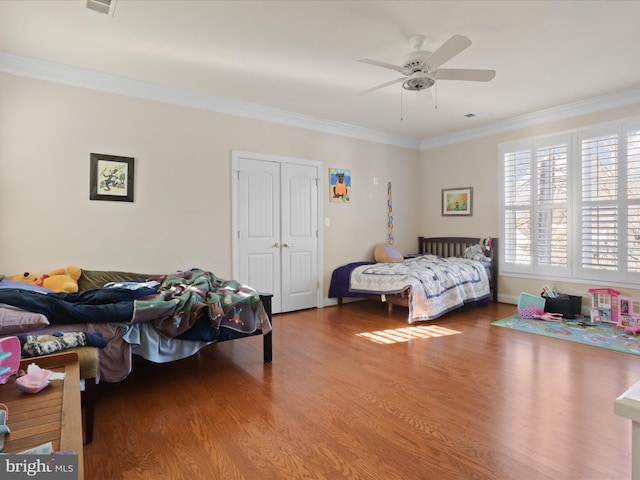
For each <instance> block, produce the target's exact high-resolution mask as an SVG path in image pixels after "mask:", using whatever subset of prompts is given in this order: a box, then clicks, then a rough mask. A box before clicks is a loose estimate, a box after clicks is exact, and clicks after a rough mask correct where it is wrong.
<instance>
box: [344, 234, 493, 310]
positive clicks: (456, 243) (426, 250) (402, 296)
mask: <svg viewBox="0 0 640 480" xmlns="http://www.w3.org/2000/svg"><path fill="white" fill-rule="evenodd" d="M481 241H482V239H480V238H475V237H418V254H420V255H426V254H431V255H438V256H439V257H445V258H446V257H462V256H463V255H464V251H465V249H466V248H468V247H471V246H473V245H477V244H479V243H480V242H481ZM484 254H485V256H487V257H489V258H491V267H489V268H490V275H489V288H490V289H491V294H490V295H491V300H492V301H493V302H497V301H498V240H497V239H495V238H493V239H492V240H491V249H490V250H487V249H485V250H484ZM367 298H369V299H370V300H375V301H381V300H382V301H383V302H385V303H386V304H387V306H388V309H389V311H391V310H393V306H394V305H400V306H403V307H406V308H409V290H408V289H407V290H405V291H404V292H400V293H396V294H392V295H389V294H387V295H369V296H368V297H367ZM340 300H341V299H340ZM339 304H341V302H339Z"/></svg>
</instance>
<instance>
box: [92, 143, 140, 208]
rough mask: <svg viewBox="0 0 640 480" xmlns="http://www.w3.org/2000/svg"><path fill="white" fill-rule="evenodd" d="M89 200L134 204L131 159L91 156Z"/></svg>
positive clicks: (99, 155) (94, 154)
mask: <svg viewBox="0 0 640 480" xmlns="http://www.w3.org/2000/svg"><path fill="white" fill-rule="evenodd" d="M90 159H91V165H90V169H89V198H90V199H91V200H109V201H113V202H133V179H134V165H133V160H134V159H133V158H131V157H117V156H114V155H103V154H101V153H92V154H91V157H90Z"/></svg>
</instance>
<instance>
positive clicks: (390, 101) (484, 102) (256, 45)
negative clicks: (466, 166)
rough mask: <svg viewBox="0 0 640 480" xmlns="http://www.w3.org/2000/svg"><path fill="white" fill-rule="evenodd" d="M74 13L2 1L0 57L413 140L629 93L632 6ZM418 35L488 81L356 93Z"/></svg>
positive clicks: (133, 8) (356, 5) (333, 4)
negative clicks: (450, 43) (445, 47)
mask: <svg viewBox="0 0 640 480" xmlns="http://www.w3.org/2000/svg"><path fill="white" fill-rule="evenodd" d="M85 4H86V1H83V0H51V1H36V0H16V1H13V0H0V52H5V53H8V54H16V55H20V56H27V57H35V58H37V59H43V60H48V61H53V62H59V63H62V64H66V65H71V66H76V67H82V68H85V69H90V70H95V71H99V72H106V73H111V74H116V75H120V76H124V77H128V78H131V79H137V80H142V81H145V82H152V83H155V84H159V85H163V86H166V87H172V88H175V89H179V90H180V91H186V92H191V93H194V94H198V95H207V96H212V97H216V98H225V99H233V100H237V101H241V102H248V103H250V104H257V105H261V106H266V107H270V108H274V109H278V110H282V111H285V112H291V113H294V114H299V115H303V116H308V117H314V118H318V119H323V120H328V121H331V122H338V123H339V124H347V125H353V126H357V127H363V128H366V129H372V130H374V131H378V132H385V133H387V134H390V135H395V136H399V137H402V138H407V139H413V140H417V141H419V140H424V139H428V138H433V137H438V136H443V135H446V134H451V133H452V132H456V131H460V130H466V129H471V128H478V127H481V126H485V125H491V124H494V123H495V122H501V121H504V120H505V119H509V118H512V117H517V116H521V115H524V114H529V113H533V112H539V111H541V110H546V109H550V108H552V107H556V106H560V105H565V104H569V103H573V102H580V101H584V100H587V99H591V98H593V97H600V96H603V95H609V94H612V93H616V92H618V93H619V92H624V91H635V90H636V89H638V87H640V28H639V27H638V21H639V19H640V1H596V0H588V1H507V0H501V1H481V0H478V1H364V0H361V1H293V0H290V1H277V2H272V1H261V0H258V1H206V0H200V1H189V0H176V1H173V0H163V1H150V0H118V2H117V4H116V8H115V13H114V15H113V16H108V15H100V14H97V13H94V12H91V11H89V10H87V9H86V8H85ZM416 34H421V35H425V36H426V38H427V47H428V48H427V49H428V50H434V49H435V48H437V47H438V46H440V45H441V44H442V43H444V42H445V41H446V40H447V39H449V38H450V37H451V36H452V35H454V34H462V35H465V36H467V37H469V38H470V39H471V41H472V42H473V44H472V45H471V46H470V47H469V48H468V49H466V50H464V51H463V52H462V53H460V54H459V55H457V56H456V57H454V58H453V59H452V60H450V61H449V62H447V63H445V64H444V65H442V67H443V68H483V69H485V68H486V69H495V70H496V71H497V74H496V77H495V79H493V80H492V81H491V82H488V83H482V82H460V81H445V80H442V81H440V82H438V83H437V89H436V90H434V88H432V89H430V90H429V91H423V92H419V93H416V92H408V91H402V89H401V87H400V84H396V85H394V86H391V87H387V88H385V89H382V90H377V91H374V92H371V93H367V94H364V95H363V94H361V93H360V92H362V91H363V90H367V89H369V88H371V87H374V86H376V85H378V84H382V83H384V82H387V81H390V80H393V79H394V78H397V77H398V76H399V75H398V73H397V72H394V71H392V70H387V69H383V68H377V67H374V66H371V65H367V64H364V63H360V62H357V60H358V59H361V58H372V59H376V60H380V61H383V62H386V63H391V64H399V63H400V59H401V57H402V56H403V55H404V54H406V53H409V52H410V51H411V49H410V47H409V38H410V37H411V36H412V35H416ZM436 93H437V95H436ZM436 98H437V109H436V108H435V106H436V105H435V99H436ZM469 113H472V114H475V115H476V116H475V117H473V118H467V117H465V115H466V114H469Z"/></svg>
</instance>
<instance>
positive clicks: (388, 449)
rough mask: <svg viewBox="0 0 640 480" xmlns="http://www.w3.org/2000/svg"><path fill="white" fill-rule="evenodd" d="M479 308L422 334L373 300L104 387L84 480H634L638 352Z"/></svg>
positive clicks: (145, 366) (140, 369)
mask: <svg viewBox="0 0 640 480" xmlns="http://www.w3.org/2000/svg"><path fill="white" fill-rule="evenodd" d="M514 313H515V306H513V305H505V304H491V305H489V306H488V307H475V308H474V307H468V308H464V309H462V310H460V311H458V312H453V313H450V314H448V315H446V316H445V317H443V318H441V319H439V320H437V321H435V322H431V323H423V324H422V325H426V326H429V327H430V328H429V329H428V330H426V331H423V332H421V333H418V332H414V333H412V334H411V335H410V336H409V337H407V336H406V335H403V334H402V333H400V334H392V335H389V334H385V335H384V336H383V337H382V338H385V339H386V340H385V341H387V342H391V341H393V343H377V342H374V341H372V340H371V339H370V338H368V337H367V336H361V335H359V334H361V333H367V332H374V331H379V330H387V329H397V328H398V329H402V328H405V327H407V326H408V325H407V324H406V314H407V311H406V310H405V309H402V308H396V309H395V310H394V312H392V313H387V311H386V307H385V306H384V305H381V304H377V303H374V302H358V303H350V304H347V305H345V306H343V307H337V306H336V307H328V308H324V309H317V310H307V311H302V312H296V313H292V314H286V315H277V316H276V317H275V319H274V327H275V328H274V338H273V341H274V355H273V357H274V359H273V363H272V364H263V363H262V350H261V346H262V340H261V338H259V337H254V338H249V339H243V340H238V341H232V342H226V343H221V344H218V345H213V346H211V347H208V348H207V349H205V351H203V352H201V353H200V354H198V355H197V356H194V357H192V358H190V359H187V360H183V361H180V362H175V363H172V364H164V365H156V364H152V363H148V362H145V361H142V360H139V361H136V362H135V364H134V372H133V373H132V374H131V375H130V376H129V378H127V379H126V380H125V381H123V382H121V383H118V384H104V383H103V384H101V385H99V387H98V401H97V406H96V423H95V433H94V440H93V443H92V444H90V445H88V446H86V447H85V475H86V478H88V479H92V480H101V479H105V480H116V479H127V480H128V479H153V480H161V479H188V480H196V479H203V480H219V479H245V480H255V479H287V480H289V479H327V480H335V479H340V478H343V479H362V480H365V479H366V480H372V479H374V480H377V479H379V480H393V479H398V480H400V479H401V480H413V479H421V480H422V479H433V480H454V479H455V480H475V479H491V480H501V479H509V480H531V479H549V480H564V479H568V480H573V479H576V480H577V479H580V480H607V479H611V480H624V479H629V478H631V457H630V451H631V423H630V421H629V420H627V419H624V418H621V417H618V416H616V415H614V413H613V405H614V400H615V399H616V398H617V397H618V396H619V395H620V394H621V393H623V392H624V391H625V390H626V389H627V388H628V387H629V386H631V385H633V384H634V383H635V382H636V381H638V380H640V356H635V355H629V354H625V353H617V352H612V351H609V350H605V349H601V348H597V347H591V346H586V345H580V344H574V343H571V342H566V341H561V340H557V339H553V338H547V337H542V336H539V335H533V334H527V333H521V332H516V331H512V330H508V329H504V328H499V327H494V326H491V322H492V321H493V320H497V319H499V318H503V317H506V316H509V315H512V314H514Z"/></svg>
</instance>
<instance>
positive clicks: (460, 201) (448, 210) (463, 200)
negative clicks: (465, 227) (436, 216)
mask: <svg viewBox="0 0 640 480" xmlns="http://www.w3.org/2000/svg"><path fill="white" fill-rule="evenodd" d="M472 213H473V187H465V188H443V189H442V215H443V216H449V215H452V216H456V215H472Z"/></svg>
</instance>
